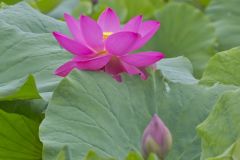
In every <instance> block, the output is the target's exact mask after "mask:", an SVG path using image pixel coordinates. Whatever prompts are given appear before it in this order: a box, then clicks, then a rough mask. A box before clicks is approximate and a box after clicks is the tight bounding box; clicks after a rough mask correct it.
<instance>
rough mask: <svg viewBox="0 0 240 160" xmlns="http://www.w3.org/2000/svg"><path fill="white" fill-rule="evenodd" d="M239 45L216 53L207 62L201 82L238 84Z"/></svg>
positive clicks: (239, 67) (239, 79) (239, 84)
mask: <svg viewBox="0 0 240 160" xmlns="http://www.w3.org/2000/svg"><path fill="white" fill-rule="evenodd" d="M239 71H240V47H237V48H233V49H230V50H227V51H223V52H220V53H217V54H216V55H215V56H213V57H212V58H211V59H210V61H209V62H208V66H207V68H206V70H205V72H204V74H203V77H202V79H201V81H200V82H201V83H203V84H207V85H213V84H214V83H222V84H226V85H236V86H240V74H239Z"/></svg>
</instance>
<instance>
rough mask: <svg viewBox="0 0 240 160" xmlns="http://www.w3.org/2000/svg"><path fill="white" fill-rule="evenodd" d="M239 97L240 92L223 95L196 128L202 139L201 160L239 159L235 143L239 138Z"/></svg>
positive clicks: (237, 143) (237, 144)
mask: <svg viewBox="0 0 240 160" xmlns="http://www.w3.org/2000/svg"><path fill="white" fill-rule="evenodd" d="M239 96H240V90H236V91H231V92H227V93H225V94H224V95H223V96H222V97H221V98H220V99H219V100H218V101H217V103H216V105H215V106H214V110H213V111H212V112H211V113H210V115H209V116H208V118H207V119H206V120H205V121H204V122H203V123H201V124H200V125H199V126H198V127H197V130H198V133H199V135H200V136H201V138H202V154H201V159H207V158H210V159H208V160H215V159H217V160H218V158H219V157H218V158H213V159H212V158H211V157H215V156H219V155H220V157H224V158H222V159H223V160H228V159H229V157H231V158H232V159H240V155H239V142H237V140H238V139H239V138H240V135H239V130H240V126H239V122H240V116H239V114H240V108H239ZM235 142H236V143H235ZM233 143H235V144H233ZM237 148H238V149H237ZM224 152H225V153H224ZM221 154H222V155H221ZM220 159H221V158H220Z"/></svg>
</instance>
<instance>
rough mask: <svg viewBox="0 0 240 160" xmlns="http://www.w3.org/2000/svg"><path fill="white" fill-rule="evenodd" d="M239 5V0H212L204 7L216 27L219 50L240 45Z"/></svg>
mask: <svg viewBox="0 0 240 160" xmlns="http://www.w3.org/2000/svg"><path fill="white" fill-rule="evenodd" d="M239 6H240V1H239V0H227V1H226V0H212V1H211V3H210V4H209V6H208V8H207V9H206V14H207V15H208V16H209V17H210V18H211V20H212V21H213V25H214V26H215V28H216V34H217V38H218V42H219V46H218V49H219V50H221V51H222V50H227V49H231V48H233V47H237V46H239V45H240V36H239V35H240V28H239V25H240V18H239V16H240V10H239Z"/></svg>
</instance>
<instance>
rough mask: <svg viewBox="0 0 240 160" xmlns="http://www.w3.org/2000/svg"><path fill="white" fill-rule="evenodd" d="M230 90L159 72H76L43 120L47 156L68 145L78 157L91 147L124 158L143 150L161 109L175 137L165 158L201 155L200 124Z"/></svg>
mask: <svg viewBox="0 0 240 160" xmlns="http://www.w3.org/2000/svg"><path fill="white" fill-rule="evenodd" d="M226 89H232V88H229V87H225V86H218V85H215V86H213V87H210V88H209V87H205V86H199V85H189V84H188V85H187V84H180V83H168V82H165V81H163V80H162V78H161V76H160V72H157V71H156V72H154V73H152V74H151V75H150V77H149V79H148V80H146V81H142V80H140V79H139V77H137V76H134V77H129V76H126V77H125V78H124V82H123V83H118V82H116V81H115V80H113V79H112V78H111V77H110V76H108V75H105V74H104V73H93V72H78V71H73V72H72V73H71V74H70V75H69V76H67V77H66V78H65V79H63V80H62V81H61V83H60V84H59V86H58V87H57V89H56V90H55V92H54V95H53V98H52V100H51V101H50V102H49V105H48V109H47V111H46V117H45V119H44V121H43V123H42V124H41V127H40V139H41V141H42V142H43V144H44V158H45V159H46V160H51V159H53V157H55V156H56V155H57V154H58V152H59V150H61V148H62V147H63V146H65V145H67V146H68V147H69V150H70V152H71V154H72V157H73V159H81V158H82V157H84V156H85V154H86V152H88V151H89V150H90V149H91V150H94V151H96V153H97V154H99V155H102V156H105V157H114V158H116V159H124V158H125V156H126V154H127V153H128V152H129V151H135V152H137V153H139V152H140V140H141V136H142V133H143V130H144V128H145V127H146V125H147V124H148V122H149V121H150V119H151V117H152V115H153V114H154V113H157V114H159V116H160V117H161V118H162V120H163V121H164V122H165V123H166V125H167V126H168V127H169V129H170V131H171V132H172V135H173V148H172V150H171V151H170V153H169V155H168V157H167V158H166V160H170V159H177V158H178V159H179V160H181V159H184V160H185V159H189V160H196V159H199V156H200V152H201V150H200V141H199V139H198V138H197V135H196V133H195V127H196V125H198V124H199V123H200V122H201V121H203V120H204V119H205V118H206V117H207V115H208V113H209V111H210V110H211V107H212V106H213V105H214V103H215V101H216V99H217V98H218V97H219V96H220V95H221V94H222V92H223V91H225V90H226ZM199 97H201V98H199Z"/></svg>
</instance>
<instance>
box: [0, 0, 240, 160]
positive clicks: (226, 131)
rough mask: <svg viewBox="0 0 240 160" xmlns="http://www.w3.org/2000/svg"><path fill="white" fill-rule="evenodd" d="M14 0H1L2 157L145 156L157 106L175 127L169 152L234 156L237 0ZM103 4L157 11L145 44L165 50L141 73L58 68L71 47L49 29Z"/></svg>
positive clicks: (237, 143)
mask: <svg viewBox="0 0 240 160" xmlns="http://www.w3.org/2000/svg"><path fill="white" fill-rule="evenodd" d="M19 2H20V0H1V1H0V4H1V5H0V64H1V65H0V159H4V160H15V159H18V160H42V159H44V160H54V159H56V160H77V159H85V160H95V159H96V160H110V159H126V160H142V159H143V158H142V157H141V153H140V139H141V136H142V132H143V130H144V128H145V126H146V125H147V124H148V122H149V120H150V118H151V116H152V115H153V114H154V113H157V114H158V115H159V116H160V117H161V118H162V119H163V121H164V122H165V123H166V125H167V126H168V127H169V129H170V131H171V133H172V135H173V147H172V150H171V151H170V152H169V154H168V156H167V157H166V160H172V159H178V160H186V159H187V160H199V159H201V160H231V159H234V160H238V159H240V155H239V148H240V140H239V139H240V128H239V124H240V118H239V117H240V101H239V100H238V99H239V95H240V88H239V86H240V77H239V69H240V58H239V57H240V28H239V26H240V10H239V6H240V1H239V0H228V1H226V0H99V1H98V3H97V4H93V3H92V1H89V0H80V1H77V0H72V1H69V0H55V1H53V0H50V1H49V0H24V2H20V3H19ZM106 7H112V8H113V9H115V10H116V11H117V12H118V14H119V16H120V17H121V20H122V23H125V22H127V21H128V20H129V19H130V18H131V17H132V16H135V15H137V14H143V15H144V18H145V20H148V19H156V20H159V21H160V22H161V28H160V30H159V32H158V33H157V34H156V36H155V37H154V38H153V39H152V40H151V41H150V42H149V43H148V44H147V45H146V46H145V47H144V48H143V49H142V50H157V51H161V52H163V53H165V54H166V57H167V58H166V59H164V60H162V61H160V62H158V63H157V69H156V71H150V77H149V79H148V80H146V81H142V80H140V79H139V78H138V77H129V76H127V75H124V82H123V83H117V82H115V81H114V80H113V79H112V78H111V77H109V76H108V75H105V74H104V73H94V72H85V71H78V70H74V71H73V72H72V73H71V74H70V75H68V76H67V77H66V78H59V77H57V76H55V75H54V74H53V71H54V70H55V69H56V68H57V67H58V66H59V65H60V64H62V63H64V62H65V61H67V60H68V59H69V58H70V56H71V55H70V54H69V53H67V52H66V51H65V50H63V49H62V48H60V47H59V45H58V44H57V42H56V41H55V39H54V38H53V37H52V34H51V32H52V31H60V32H63V33H66V34H68V30H67V27H66V25H65V23H64V22H63V13H64V12H68V13H71V14H72V15H74V16H75V17H76V18H77V17H78V16H79V14H80V13H84V14H86V15H89V16H92V17H94V18H95V19H96V18H97V17H98V15H99V14H100V13H101V12H102V11H103V10H104V9H105V8H106ZM149 159H151V160H155V159H156V157H155V156H154V155H151V156H150V157H149Z"/></svg>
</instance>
